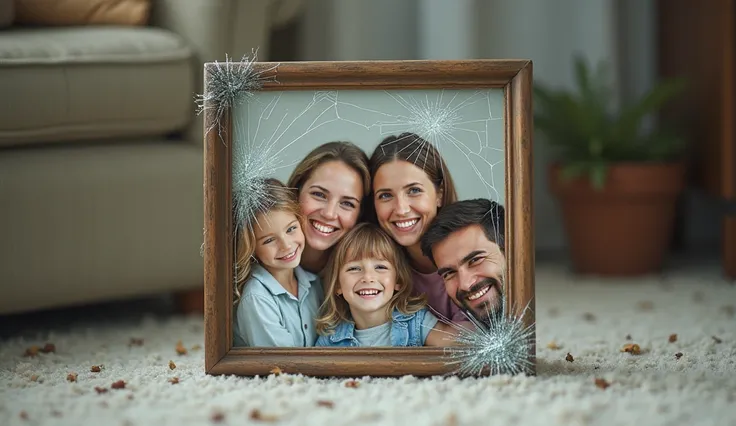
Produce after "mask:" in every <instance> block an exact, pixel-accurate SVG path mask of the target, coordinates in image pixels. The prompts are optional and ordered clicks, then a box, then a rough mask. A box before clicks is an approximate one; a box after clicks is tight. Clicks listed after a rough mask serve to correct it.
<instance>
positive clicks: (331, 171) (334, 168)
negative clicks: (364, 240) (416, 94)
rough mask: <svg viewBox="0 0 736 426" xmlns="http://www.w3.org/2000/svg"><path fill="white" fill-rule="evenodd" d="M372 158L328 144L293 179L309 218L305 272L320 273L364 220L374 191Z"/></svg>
mask: <svg viewBox="0 0 736 426" xmlns="http://www.w3.org/2000/svg"><path fill="white" fill-rule="evenodd" d="M369 182H370V175H369V173H368V158H367V156H366V154H365V152H363V150H362V149H360V148H358V147H357V146H355V145H354V144H352V143H350V142H328V143H325V144H323V145H320V146H318V147H317V148H315V149H314V150H312V151H311V152H310V153H309V154H307V155H306V156H305V157H304V159H303V160H302V161H301V162H300V163H299V164H298V165H297V166H296V168H294V171H293V172H292V174H291V176H290V177H289V183H288V185H289V187H291V188H295V189H296V190H297V192H298V194H299V195H298V196H299V204H300V205H301V211H302V214H303V215H304V216H305V217H306V223H305V224H304V225H305V234H306V238H307V246H306V247H305V250H304V254H303V255H302V260H301V265H302V267H304V269H306V270H308V271H311V272H314V273H319V272H321V271H322V268H324V265H325V263H326V262H327V257H328V256H329V254H330V249H331V248H332V247H333V246H334V245H335V243H337V241H339V240H340V238H341V237H342V236H343V235H345V232H347V231H349V230H350V229H351V228H352V227H353V226H355V224H356V223H357V222H358V220H359V219H360V218H361V213H362V211H363V198H364V197H365V196H366V195H367V194H368V192H369V191H370V187H369Z"/></svg>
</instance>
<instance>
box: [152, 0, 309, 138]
mask: <svg viewBox="0 0 736 426" xmlns="http://www.w3.org/2000/svg"><path fill="white" fill-rule="evenodd" d="M300 2H301V0H278V1H274V0H154V2H153V8H152V10H151V25H153V26H157V27H161V28H166V29H168V30H170V31H173V32H175V33H177V34H179V35H180V36H181V37H182V38H184V40H186V41H187V42H188V43H189V44H190V46H191V47H192V49H193V50H194V52H195V58H194V62H195V63H194V64H193V67H194V70H195V73H194V77H195V86H194V87H195V90H196V93H202V91H203V72H204V63H205V62H212V61H224V60H225V55H226V54H227V55H228V56H229V57H230V58H232V60H239V59H240V58H242V57H243V56H244V55H249V56H250V54H251V51H252V50H253V49H258V60H259V61H266V60H268V54H269V35H270V31H271V28H272V27H273V25H274V24H277V25H278V24H283V23H284V22H283V21H284V20H285V19H287V18H288V19H292V18H293V17H294V16H295V13H296V12H297V11H298V9H299V8H298V7H296V5H298V4H299V3H300ZM285 15H286V16H285ZM194 95H195V94H194V93H193V94H192V111H193V114H194V110H195V103H194ZM202 135H203V117H202V116H196V117H195V118H194V119H193V121H192V125H191V126H190V127H189V128H188V129H186V138H187V139H188V140H191V141H194V142H195V143H197V144H199V145H201V144H202V143H203V136H202Z"/></svg>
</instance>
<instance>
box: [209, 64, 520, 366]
mask: <svg viewBox="0 0 736 426" xmlns="http://www.w3.org/2000/svg"><path fill="white" fill-rule="evenodd" d="M206 70H207V72H206V75H207V76H206V81H208V82H209V83H208V84H209V85H211V86H212V88H211V89H209V90H210V92H208V93H210V94H211V96H210V97H207V96H203V99H205V100H207V102H209V103H210V104H209V105H207V104H206V105H205V110H206V111H209V113H208V115H207V116H206V122H205V126H206V127H205V128H206V129H208V133H207V151H206V153H207V158H208V165H207V172H206V173H205V178H206V186H205V188H206V189H207V200H206V206H207V207H206V208H207V214H206V217H207V218H208V223H207V226H206V229H205V236H206V242H205V261H206V265H207V266H206V271H207V276H206V281H207V291H206V295H207V297H206V306H209V310H208V312H210V316H208V319H207V321H208V324H209V327H211V329H210V330H209V331H208V333H207V336H214V337H211V340H212V345H211V349H210V353H208V356H207V359H208V366H207V370H208V371H210V372H213V373H225V374H230V373H236V374H247V375H253V374H264V373H268V372H269V371H271V370H272V369H273V368H276V367H278V368H279V369H281V370H282V371H286V372H295V373H302V374H313V375H329V376H335V375H353V376H354V375H366V374H367V375H372V376H381V375H398V374H415V375H432V374H444V373H452V372H456V373H457V372H462V373H458V374H467V373H471V374H487V373H489V372H504V373H512V374H513V373H515V372H521V371H524V372H533V351H534V349H533V348H534V331H533V322H534V312H533V309H534V304H533V302H532V297H533V294H534V293H533V263H532V261H533V258H532V256H531V255H530V253H531V247H532V238H531V221H532V220H533V218H532V215H531V211H530V208H529V207H530V205H529V204H528V203H529V197H530V188H531V187H530V180H529V176H530V165H529V164H530V162H529V158H530V157H529V156H530V152H531V147H530V141H531V138H530V135H531V133H530V131H529V120H530V117H531V111H530V109H529V104H528V100H527V97H528V95H529V92H530V89H531V65H530V63H529V62H527V61H491V60H481V61H408V62H404V61H402V62H380V61H379V62H349V63H340V62H327V63H321V62H300V63H285V64H273V63H255V62H241V63H235V64H232V63H230V64H224V65H223V64H208V65H207V66H206ZM233 78H235V79H238V82H237V84H230V83H228V81H229V79H233ZM208 87H209V86H208ZM231 87H237V88H240V89H238V90H239V92H238V93H234V94H232V96H233V98H232V99H230V98H228V96H231V95H229V93H230V88H231ZM215 95H217V96H220V97H225V99H224V100H222V101H221V102H220V101H218V99H219V98H217V97H215ZM218 102H219V103H218ZM222 105H225V107H222V108H220V106H222ZM208 107H209V109H207V108H208ZM223 111H224V112H223ZM223 142H224V143H223ZM276 180H278V181H280V182H285V185H280V184H277V183H276ZM479 200H480V201H479ZM503 205H507V206H510V207H509V212H510V215H509V222H507V221H506V220H505V214H506V213H505V212H504V211H503V208H502V207H501V206H503ZM284 206H289V207H288V208H286V207H284ZM497 207H498V208H497ZM226 211H227V212H230V211H232V212H234V213H235V214H232V215H225V214H224V212H226ZM522 212H523V214H522ZM478 213H480V215H479V214H478ZM226 217H227V218H228V219H227V221H224V218H226ZM506 237H508V240H509V241H513V245H512V246H509V247H506V246H505V241H506V239H505V238H506ZM233 238H234V240H233ZM228 242H230V244H228ZM233 260H234V263H235V266H236V270H235V272H236V274H235V277H234V278H235V280H234V281H233V273H232V272H233V271H232V263H230V262H232V261H233ZM511 265H516V266H511ZM233 289H234V290H235V291H233ZM226 305H227V306H229V309H226V310H223V309H222V308H223V307H224V306H226ZM518 308H521V309H518ZM491 318H494V320H493V321H492V320H491ZM499 318H500V319H499ZM208 338H210V337H208ZM468 342H471V343H468ZM483 342H492V343H493V345H495V346H494V347H493V348H490V349H489V348H488V347H484V348H481V349H483V351H482V353H484V354H485V355H484V357H485V358H483V359H481V361H478V358H477V356H475V355H474V354H476V353H480V352H478V351H479V350H480V349H477V348H475V346H474V345H483V344H484V343H483ZM499 342H509V343H508V344H506V343H502V344H499ZM438 346H441V347H442V348H437V347H438ZM430 347H435V349H432V348H430ZM448 351H449V352H448ZM458 351H459V352H458ZM453 354H454V355H453ZM469 358H472V361H471V362H466V360H468V359H469ZM458 363H459V364H458ZM463 366H465V367H463ZM478 366H480V367H478Z"/></svg>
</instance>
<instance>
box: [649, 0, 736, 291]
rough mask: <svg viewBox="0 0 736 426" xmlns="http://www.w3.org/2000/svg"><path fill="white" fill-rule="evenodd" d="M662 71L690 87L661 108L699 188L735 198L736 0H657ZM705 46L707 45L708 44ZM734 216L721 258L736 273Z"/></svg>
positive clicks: (726, 225) (727, 225)
mask: <svg viewBox="0 0 736 426" xmlns="http://www.w3.org/2000/svg"><path fill="white" fill-rule="evenodd" d="M657 9H658V14H657V15H658V28H659V41H658V44H659V74H660V76H662V77H670V76H685V77H687V78H688V79H689V80H688V83H689V85H690V88H689V90H688V92H687V93H686V94H685V96H683V97H682V98H681V99H679V100H677V101H676V102H673V103H672V105H669V106H667V107H666V108H664V109H663V111H662V114H661V115H662V117H663V118H666V119H668V120H669V121H671V122H674V123H678V125H679V126H681V128H682V129H683V130H684V132H685V136H686V138H687V140H688V143H689V148H690V150H691V151H692V156H691V158H693V159H694V160H693V164H692V165H691V166H692V169H693V175H694V176H693V177H694V183H695V185H696V186H697V187H699V188H700V189H702V190H704V191H705V192H706V193H707V194H708V195H710V196H711V197H716V198H719V199H722V200H733V201H736V84H734V80H735V79H736V1H734V0H713V1H710V2H703V3H701V4H700V5H699V7H696V8H694V7H692V3H691V2H689V1H688V0H658V2H657ZM704 46H708V48H707V49H705V48H704ZM733 220H734V219H733V218H724V219H723V232H722V235H723V236H722V238H723V240H722V242H721V247H722V251H721V253H722V256H721V257H722V259H723V262H724V264H723V266H724V272H725V274H726V275H727V276H730V277H734V276H736V272H735V270H736V254H735V253H736V237H735V236H734V234H733V232H734V231H733V226H734V225H733V224H732V222H733Z"/></svg>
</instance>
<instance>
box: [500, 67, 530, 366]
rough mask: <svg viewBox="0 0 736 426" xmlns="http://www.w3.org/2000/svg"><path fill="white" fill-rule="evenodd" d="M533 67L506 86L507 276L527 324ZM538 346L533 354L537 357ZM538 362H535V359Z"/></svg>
mask: <svg viewBox="0 0 736 426" xmlns="http://www.w3.org/2000/svg"><path fill="white" fill-rule="evenodd" d="M532 74H533V68H532V63H531V62H530V63H529V64H527V65H526V66H525V67H524V68H522V69H521V70H520V71H519V73H518V74H516V76H515V77H514V79H513V80H511V83H510V84H509V85H508V86H507V88H506V93H507V95H506V105H507V108H508V111H509V112H510V114H507V115H506V117H507V118H506V120H507V123H509V124H508V126H509V127H507V129H508V130H507V131H510V133H511V134H510V136H508V137H507V141H509V142H507V144H506V152H507V162H506V194H507V195H506V199H507V201H506V203H507V206H508V210H507V212H508V213H507V215H508V217H509V218H510V220H509V221H507V223H506V232H507V234H506V235H507V236H508V237H507V238H508V240H507V241H509V243H510V247H511V250H510V253H511V256H512V257H511V259H508V260H507V261H508V263H509V266H508V268H509V269H508V278H509V282H510V283H511V284H512V285H511V288H510V289H509V292H510V294H513V298H512V300H513V301H514V305H513V308H514V309H515V310H516V311H515V312H514V313H515V315H521V314H522V313H524V315H525V319H526V324H527V325H532V324H534V322H535V321H536V318H535V314H534V313H535V312H536V309H535V305H536V301H535V299H534V294H535V291H534V290H535V281H534V264H535V259H534V253H535V250H534V233H533V232H531V230H532V229H534V206H533V195H532V194H533V192H532V191H533V189H532V185H533V182H534V176H533V175H534V173H533V162H532V145H533V143H532V135H533V132H534V129H533V120H532V80H533V76H532ZM525 309H528V310H527V311H524V310H525ZM535 353H536V347H534V348H532V352H531V354H530V356H534V355H535ZM535 365H536V362H535Z"/></svg>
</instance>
